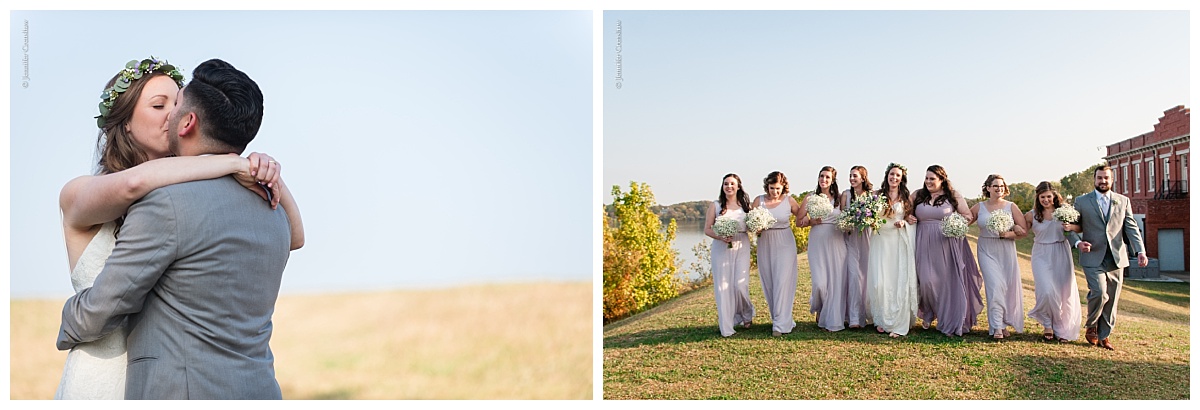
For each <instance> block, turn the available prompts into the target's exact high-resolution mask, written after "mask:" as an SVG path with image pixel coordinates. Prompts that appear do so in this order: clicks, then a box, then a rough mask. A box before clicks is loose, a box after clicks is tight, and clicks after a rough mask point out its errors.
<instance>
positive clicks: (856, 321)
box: [846, 190, 874, 327]
mask: <svg viewBox="0 0 1200 410" xmlns="http://www.w3.org/2000/svg"><path fill="white" fill-rule="evenodd" d="M847 192H850V194H849V195H847V197H849V198H851V199H850V200H854V199H853V198H854V192H853V191H852V190H847ZM872 235H874V232H871V231H870V230H866V231H862V232H860V231H858V230H857V229H855V230H852V231H850V233H847V234H846V323H847V324H849V325H850V326H851V327H856V326H867V325H868V324H870V323H871V320H872V319H871V311H870V309H868V308H867V264H868V263H869V259H870V255H869V254H870V249H871V236H872Z"/></svg>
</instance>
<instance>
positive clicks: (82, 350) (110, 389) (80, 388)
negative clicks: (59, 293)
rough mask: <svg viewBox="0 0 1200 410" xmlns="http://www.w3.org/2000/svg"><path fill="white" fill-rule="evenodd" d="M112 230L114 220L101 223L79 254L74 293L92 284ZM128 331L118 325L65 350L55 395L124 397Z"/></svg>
mask: <svg viewBox="0 0 1200 410" xmlns="http://www.w3.org/2000/svg"><path fill="white" fill-rule="evenodd" d="M115 229H116V224H115V223H113V222H109V223H106V224H104V226H102V227H101V228H100V232H97V233H96V236H95V237H93V238H92V241H91V242H89V243H88V246H87V248H85V249H84V250H83V254H81V255H79V261H78V262H76V263H75V270H73V271H71V285H72V286H74V287H75V292H77V293H78V292H79V291H81V290H83V289H87V288H89V287H91V286H92V282H95V280H96V275H99V274H100V270H101V269H104V262H105V261H107V260H108V256H109V255H111V254H112V251H113V246H114V245H116V237H114V236H113V231H114V230H115ZM127 334H128V333H127V331H126V329H125V327H124V326H121V327H120V328H117V330H116V331H114V332H112V333H110V334H108V335H107V336H104V337H102V338H100V340H96V341H94V342H91V343H83V344H80V345H78V346H75V347H74V348H72V349H71V351H70V352H68V353H67V363H66V365H65V366H63V375H62V380H61V381H59V382H58V390H57V391H55V392H54V398H55V399H56V400H59V399H67V400H70V399H93V400H94V399H109V400H121V399H124V398H125V366H126V365H127V364H128V363H127V361H126V347H125V336H126V335H127Z"/></svg>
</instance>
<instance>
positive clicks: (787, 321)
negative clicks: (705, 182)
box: [758, 197, 797, 333]
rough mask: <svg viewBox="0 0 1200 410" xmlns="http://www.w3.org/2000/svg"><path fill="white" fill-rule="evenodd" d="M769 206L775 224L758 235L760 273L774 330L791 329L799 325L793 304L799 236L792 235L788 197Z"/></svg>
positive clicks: (781, 331) (785, 331)
mask: <svg viewBox="0 0 1200 410" xmlns="http://www.w3.org/2000/svg"><path fill="white" fill-rule="evenodd" d="M762 201H766V197H762ZM764 207H765V206H764ZM767 210H768V211H770V212H771V216H773V217H775V224H774V225H771V227H770V228H767V230H765V231H763V232H762V234H761V236H760V237H759V238H758V277H759V278H760V279H761V281H762V288H763V295H764V296H766V299H767V308H768V309H769V310H770V312H771V330H773V331H776V332H779V333H791V332H792V329H793V328H795V327H796V321H795V320H794V319H793V318H792V307H793V305H794V304H795V301H796V275H797V270H796V237H795V236H794V235H792V229H791V227H790V226H789V225H790V224H791V223H790V222H789V221H788V217H789V216H790V215H791V214H792V208H791V206H790V205H789V202H788V200H787V199H786V198H785V200H784V201H781V202H780V203H779V204H777V205H776V206H775V207H774V208H767Z"/></svg>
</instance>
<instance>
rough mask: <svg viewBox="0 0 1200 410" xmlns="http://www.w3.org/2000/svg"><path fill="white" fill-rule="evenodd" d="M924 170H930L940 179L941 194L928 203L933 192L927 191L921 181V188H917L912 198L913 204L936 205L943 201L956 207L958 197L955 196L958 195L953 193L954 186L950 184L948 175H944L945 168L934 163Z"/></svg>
mask: <svg viewBox="0 0 1200 410" xmlns="http://www.w3.org/2000/svg"><path fill="white" fill-rule="evenodd" d="M925 170H926V171H929V172H932V173H933V174H934V175H937V177H938V178H939V179H941V180H942V196H940V197H938V199H935V200H934V201H933V203H930V202H929V200H930V199H932V198H933V194H931V193H929V189H926V188H925V184H923V183H922V184H921V189H918V190H917V194H916V198H913V205H914V206H916V205H920V204H929V205H932V206H938V205H941V204H943V203H945V202H950V206H951V207H953V208H955V209H958V198H956V197H957V196H958V195H955V192H954V188H953V187H951V186H950V177H949V176H948V175H946V169H945V168H942V166H941V165H936V164H934V165H930V166H929V168H925Z"/></svg>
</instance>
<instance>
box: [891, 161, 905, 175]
mask: <svg viewBox="0 0 1200 410" xmlns="http://www.w3.org/2000/svg"><path fill="white" fill-rule="evenodd" d="M887 167H888V169H892V168H900V170H901V171H904V173H905V174H907V173H908V167H905V166H903V165H900V164H897V163H895V162H892V163H889V164H888V166H887Z"/></svg>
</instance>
